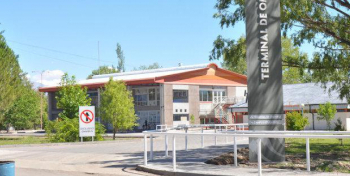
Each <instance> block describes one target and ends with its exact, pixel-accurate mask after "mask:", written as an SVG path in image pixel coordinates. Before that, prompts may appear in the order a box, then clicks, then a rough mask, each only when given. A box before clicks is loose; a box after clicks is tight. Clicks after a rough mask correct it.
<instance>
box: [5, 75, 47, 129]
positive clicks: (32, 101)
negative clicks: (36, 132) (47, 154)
mask: <svg viewBox="0 0 350 176" xmlns="http://www.w3.org/2000/svg"><path fill="white" fill-rule="evenodd" d="M24 82H26V83H25V85H24V86H23V87H22V89H21V91H20V95H19V97H18V98H17V99H16V100H15V101H14V103H13V105H12V106H11V107H10V108H9V110H8V111H7V112H6V121H5V122H6V124H8V125H11V126H13V127H14V128H15V129H16V130H21V129H33V128H34V127H35V126H37V125H40V93H39V92H37V91H35V90H33V89H32V85H31V83H30V82H29V80H27V79H24Z"/></svg>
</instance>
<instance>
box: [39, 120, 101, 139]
mask: <svg viewBox="0 0 350 176" xmlns="http://www.w3.org/2000/svg"><path fill="white" fill-rule="evenodd" d="M45 131H46V135H47V137H48V138H49V141H50V142H77V141H79V140H80V137H79V119H78V118H74V119H69V118H62V119H59V120H56V121H49V122H48V123H47V124H46V128H45ZM105 131H106V129H105V127H104V126H103V125H102V124H100V123H98V122H96V129H95V135H96V136H95V138H94V140H96V141H102V140H103V137H102V134H104V133H105ZM91 140H92V139H91V137H84V141H91Z"/></svg>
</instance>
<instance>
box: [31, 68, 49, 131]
mask: <svg viewBox="0 0 350 176" xmlns="http://www.w3.org/2000/svg"><path fill="white" fill-rule="evenodd" d="M48 72H49V71H47V73H48ZM32 73H40V84H41V86H42V85H43V74H44V73H45V70H43V71H32ZM38 90H39V88H38ZM40 129H41V130H42V129H43V93H42V92H40Z"/></svg>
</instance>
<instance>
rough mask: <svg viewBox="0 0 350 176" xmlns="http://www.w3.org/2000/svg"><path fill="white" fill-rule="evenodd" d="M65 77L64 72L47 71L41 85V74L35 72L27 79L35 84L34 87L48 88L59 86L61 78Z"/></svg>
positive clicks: (43, 74) (43, 75)
mask: <svg viewBox="0 0 350 176" xmlns="http://www.w3.org/2000/svg"><path fill="white" fill-rule="evenodd" d="M62 75H64V72H63V71H62V70H45V71H44V72H43V73H42V83H41V72H34V73H32V74H31V75H29V74H28V75H27V77H28V78H29V79H30V80H31V81H32V82H33V83H34V87H35V88H37V87H46V86H57V85H59V83H60V82H61V77H62Z"/></svg>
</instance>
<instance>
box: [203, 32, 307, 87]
mask: <svg viewBox="0 0 350 176" xmlns="http://www.w3.org/2000/svg"><path fill="white" fill-rule="evenodd" d="M209 57H210V59H211V60H212V59H219V58H221V57H222V58H223V62H222V65H223V67H224V68H226V69H228V70H231V71H233V72H236V73H240V74H244V75H246V74H247V61H246V44H245V37H240V38H239V39H238V40H237V41H234V40H227V39H223V38H221V37H220V36H219V37H218V39H217V40H216V41H215V42H214V49H213V50H212V53H211V55H210V56H209ZM299 59H303V60H307V55H306V53H303V52H300V50H299V47H297V46H294V45H293V42H292V41H291V39H289V38H285V37H284V38H282V60H299ZM304 82H311V75H310V73H309V72H307V70H306V69H304V68H295V67H287V66H283V83H284V84H295V83H304Z"/></svg>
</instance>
